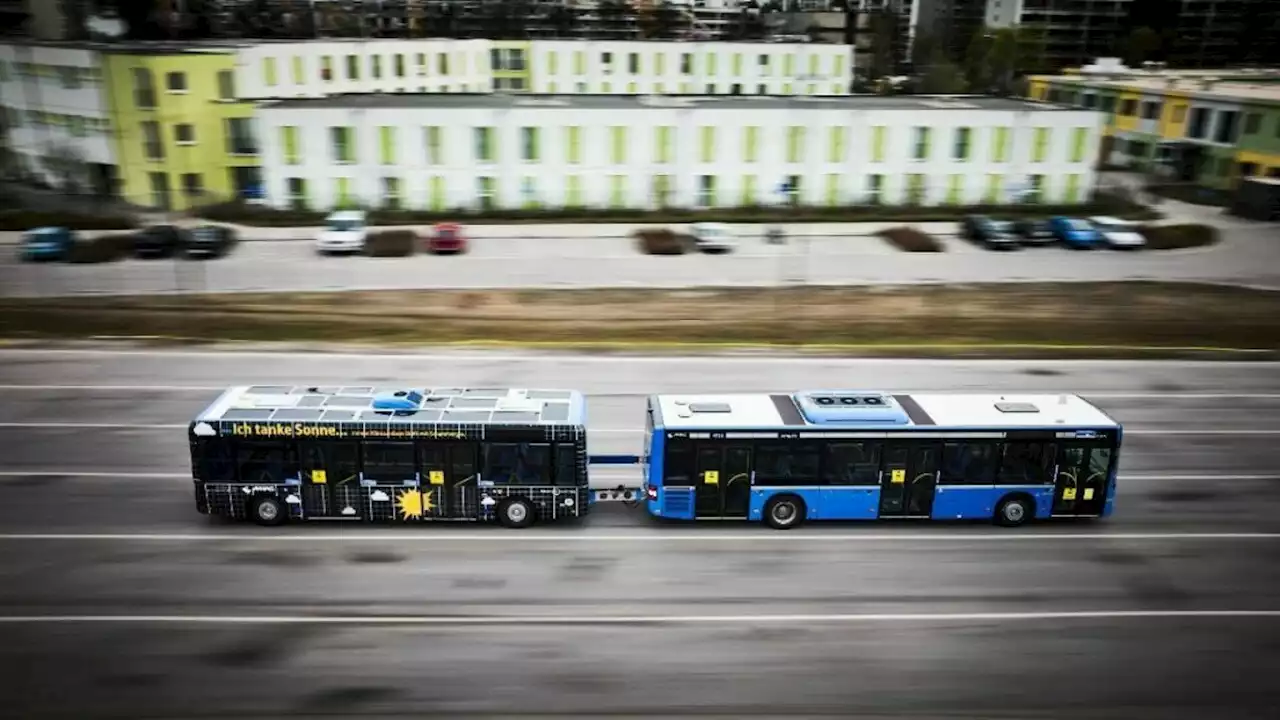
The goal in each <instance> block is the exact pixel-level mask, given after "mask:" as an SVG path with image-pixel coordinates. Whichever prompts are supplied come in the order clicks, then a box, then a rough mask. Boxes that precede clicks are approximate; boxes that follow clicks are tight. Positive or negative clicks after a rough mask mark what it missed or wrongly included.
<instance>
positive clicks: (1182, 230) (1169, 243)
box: [1138, 223, 1220, 250]
mask: <svg viewBox="0 0 1280 720" xmlns="http://www.w3.org/2000/svg"><path fill="white" fill-rule="evenodd" d="M1138 232H1139V233H1141V234H1142V236H1143V237H1144V238H1146V239H1147V249H1149V250H1183V249H1185V248H1193V247H1205V246H1207V245H1213V244H1215V243H1217V242H1218V239H1219V236H1220V233H1219V232H1218V229H1217V228H1215V227H1210V226H1208V225H1199V224H1196V223H1184V224H1180V225H1142V226H1140V227H1139V228H1138Z"/></svg>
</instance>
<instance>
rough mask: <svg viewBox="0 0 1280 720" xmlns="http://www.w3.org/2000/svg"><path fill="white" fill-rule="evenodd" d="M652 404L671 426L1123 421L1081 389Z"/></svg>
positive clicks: (807, 394)
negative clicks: (1077, 391)
mask: <svg viewBox="0 0 1280 720" xmlns="http://www.w3.org/2000/svg"><path fill="white" fill-rule="evenodd" d="M651 404H652V406H653V407H654V410H655V414H656V417H655V418H654V424H655V425H661V426H663V427H665V428H667V429H668V430H713V429H761V430H775V429H787V428H797V429H798V428H811V429H829V430H849V429H868V430H883V429H889V428H926V427H927V428H933V429H940V428H986V429H995V428H1000V429H1015V430H1016V429H1023V428H1025V429H1031V428H1046V429H1047V428H1055V427H1084V428H1114V427H1118V426H1119V424H1118V423H1117V422H1116V421H1115V420H1113V419H1111V418H1110V417H1108V416H1107V414H1106V413H1104V412H1102V411H1101V410H1099V409H1098V408H1097V407H1095V406H1094V405H1093V404H1092V403H1090V402H1089V401H1087V400H1085V399H1084V398H1081V397H1080V396H1078V395H1047V394H1007V395H997V394H982V395H972V394H966V395H961V394H943V393H886V392H880V391H865V390H811V391H803V392H797V393H791V394H787V393H782V394H767V393H739V394H724V395H656V396H654V397H653V398H652V399H651Z"/></svg>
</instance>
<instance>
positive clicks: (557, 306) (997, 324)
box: [0, 283, 1280, 349]
mask: <svg viewBox="0 0 1280 720" xmlns="http://www.w3.org/2000/svg"><path fill="white" fill-rule="evenodd" d="M1277 311H1280V292H1267V291H1259V290H1248V289H1243V288H1228V287H1218V286H1209V285H1196V284H1181V283H1168V284H1165V283H1099V284H1084V283H1079V284H1070V283H1068V284H1042V285H1021V284H1019V285H993V286H963V287H962V286H930V287H916V288H803V289H783V290H769V289H756V288H751V289H707V290H689V291H672V290H605V291H600V290H563V291H552V290H545V291H541V290H531V291H374V292H344V293H290V294H235V295H204V296H181V297H157V296H148V297H128V298H83V299H79V298H77V299H43V300H4V301H0V336H3V337H7V338H32V337H62V338H66V337H88V336H169V337H179V338H189V339H193V340H284V341H334V342H387V343H416V344H423V345H426V344H430V343H433V342H437V343H439V342H466V341H507V342H550V341H555V342H568V343H583V344H588V343H602V342H617V343H635V342H640V343H670V342H703V343H743V344H760V343H770V344H792V345H835V344H857V345H866V346H885V345H911V344H928V345H935V346H936V345H955V346H976V345H990V344H1005V345H1021V344H1027V345H1030V344H1036V345H1070V346H1098V345H1111V346H1118V345H1124V346H1135V345H1143V346H1166V347H1170V346H1178V347H1188V346H1197V347H1234V348H1267V349H1276V348H1278V347H1280V323H1277V322H1276V320H1275V318H1276V317H1277V316H1278V313H1277Z"/></svg>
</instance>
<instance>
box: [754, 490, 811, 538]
mask: <svg viewBox="0 0 1280 720" xmlns="http://www.w3.org/2000/svg"><path fill="white" fill-rule="evenodd" d="M806 514H807V510H806V508H805V504H804V500H801V499H800V498H799V497H798V496H796V495H775V496H774V497H771V498H769V502H767V503H765V505H764V522H765V524H766V525H768V526H769V527H771V528H773V529H774V530H791V529H793V528H798V527H800V526H801V525H803V524H804V518H805V515H806Z"/></svg>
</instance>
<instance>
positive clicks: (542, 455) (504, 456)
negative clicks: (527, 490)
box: [484, 443, 551, 485]
mask: <svg viewBox="0 0 1280 720" xmlns="http://www.w3.org/2000/svg"><path fill="white" fill-rule="evenodd" d="M484 479H485V480H491V481H493V482H495V483H500V484H511V485H550V484H551V445H550V443H487V444H486V445H485V452H484Z"/></svg>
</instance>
